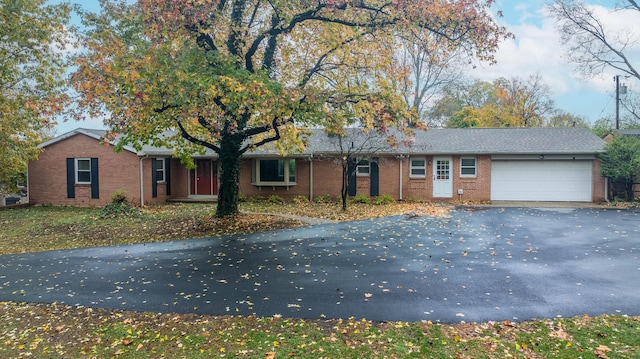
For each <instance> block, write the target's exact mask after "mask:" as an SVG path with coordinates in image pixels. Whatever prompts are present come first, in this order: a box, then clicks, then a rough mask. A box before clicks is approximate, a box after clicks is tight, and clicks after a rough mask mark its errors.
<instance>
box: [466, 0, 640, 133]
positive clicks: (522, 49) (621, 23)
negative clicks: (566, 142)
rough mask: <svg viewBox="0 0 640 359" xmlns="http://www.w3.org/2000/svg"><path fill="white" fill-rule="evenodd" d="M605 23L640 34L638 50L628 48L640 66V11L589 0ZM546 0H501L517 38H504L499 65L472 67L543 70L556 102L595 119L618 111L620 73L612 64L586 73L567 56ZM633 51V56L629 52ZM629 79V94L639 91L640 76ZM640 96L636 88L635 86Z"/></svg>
mask: <svg viewBox="0 0 640 359" xmlns="http://www.w3.org/2000/svg"><path fill="white" fill-rule="evenodd" d="M587 2H588V3H589V4H592V6H594V9H595V11H596V14H598V15H599V16H601V18H602V20H603V23H604V25H605V28H607V29H610V30H612V31H617V30H626V33H627V34H632V35H635V36H636V39H637V43H636V47H635V49H634V50H635V51H634V52H629V53H627V56H628V57H629V58H631V59H635V60H636V61H635V64H636V66H640V42H639V41H640V12H638V11H635V12H633V11H626V12H611V10H609V9H611V8H612V3H613V0H605V1H601V0H588V1H587ZM547 3H548V1H546V0H527V1H524V0H522V1H521V0H498V1H496V3H495V5H494V6H493V9H494V12H497V11H498V10H502V11H503V14H504V17H503V18H499V19H497V21H498V22H499V23H500V24H501V25H504V26H506V27H507V29H508V30H509V31H510V32H512V33H513V34H514V35H515V36H516V39H515V40H513V41H507V42H503V43H502V44H501V46H500V49H499V51H498V54H497V61H498V64H497V65H493V66H481V67H480V68H478V69H476V70H475V71H471V72H470V73H471V74H472V75H473V76H474V77H477V78H479V79H482V80H486V81H492V80H494V79H496V78H498V77H500V76H503V77H512V76H517V77H521V78H523V79H525V78H526V77H528V76H529V75H530V74H533V73H536V72H537V73H539V74H540V75H541V76H542V78H543V80H544V82H545V83H546V84H547V85H549V86H550V87H551V89H552V91H553V98H554V99H555V101H556V106H557V107H558V108H560V109H561V110H564V111H567V112H569V113H572V114H575V115H579V116H582V117H584V118H586V119H587V120H589V121H590V122H593V121H595V120H597V119H599V118H602V117H613V116H615V82H614V80H613V77H614V76H615V75H617V74H618V73H617V72H616V71H614V70H611V69H608V70H605V72H604V73H603V74H602V76H600V77H596V78H591V79H585V78H581V77H580V76H579V75H578V74H577V73H576V72H575V67H574V65H573V64H570V63H568V62H567V61H566V54H565V49H564V48H563V47H562V45H561V43H560V34H559V33H558V32H557V31H556V28H555V21H554V19H552V18H550V17H548V16H547V14H546V12H545V4H547ZM629 55H631V56H629ZM622 82H624V83H626V84H627V85H628V87H629V89H630V90H632V91H630V93H629V95H632V94H633V92H634V91H633V90H635V91H640V83H638V81H637V80H635V81H634V80H632V79H627V80H621V83H622ZM636 96H637V92H636Z"/></svg>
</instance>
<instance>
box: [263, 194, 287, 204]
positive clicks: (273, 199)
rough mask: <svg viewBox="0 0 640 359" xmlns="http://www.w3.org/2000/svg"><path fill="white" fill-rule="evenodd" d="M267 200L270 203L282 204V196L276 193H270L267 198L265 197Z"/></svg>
mask: <svg viewBox="0 0 640 359" xmlns="http://www.w3.org/2000/svg"><path fill="white" fill-rule="evenodd" d="M267 202H268V203H272V204H283V203H284V198H282V197H280V196H278V195H277V194H272V195H271V196H269V198H267Z"/></svg>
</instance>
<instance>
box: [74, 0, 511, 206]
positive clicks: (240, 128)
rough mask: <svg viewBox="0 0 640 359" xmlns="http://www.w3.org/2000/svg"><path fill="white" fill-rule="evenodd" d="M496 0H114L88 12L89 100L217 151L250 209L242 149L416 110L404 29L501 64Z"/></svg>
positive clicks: (85, 84) (109, 115)
mask: <svg viewBox="0 0 640 359" xmlns="http://www.w3.org/2000/svg"><path fill="white" fill-rule="evenodd" d="M492 3H493V0H484V1H480V0H456V1H425V0H422V1H418V0H409V1H407V0H402V1H401V0H386V1H380V0H377V1H331V0H322V1H287V0H273V1H268V2H267V1H257V0H233V1H225V0H208V1H207V0H176V1H170V2H168V1H164V0H140V1H138V2H137V3H135V4H133V5H129V4H127V3H126V2H124V1H115V0H106V1H104V2H103V3H102V12H101V13H100V14H90V13H85V14H84V16H83V18H84V21H85V25H86V26H87V28H88V29H89V30H88V31H87V32H86V33H84V34H83V36H82V37H81V38H82V40H83V42H84V46H85V47H86V49H87V51H86V52H85V53H83V54H82V55H81V56H79V57H78V58H77V59H76V64H77V66H78V70H77V72H76V73H75V74H74V82H75V88H76V90H77V91H78V92H79V93H80V94H81V99H80V100H79V108H80V109H81V110H82V111H88V113H89V114H90V115H92V116H101V117H104V118H106V120H105V121H106V124H107V125H108V126H109V129H110V132H111V133H112V134H119V135H122V137H121V139H122V140H123V143H124V142H127V143H131V144H134V145H135V146H138V147H139V146H141V145H142V144H145V143H152V144H155V145H171V146H172V147H174V148H177V153H176V154H177V155H179V156H180V157H181V158H182V159H183V160H184V161H186V162H187V163H189V162H190V155H192V154H193V153H194V152H202V151H203V149H204V148H209V149H211V150H213V151H215V152H216V153H217V154H218V156H219V158H220V163H221V171H220V177H221V180H220V191H219V196H218V199H219V203H218V212H217V215H218V216H225V215H229V214H233V213H236V212H237V199H238V190H237V178H238V173H239V159H240V156H241V155H242V154H243V153H245V152H246V151H249V150H251V149H252V148H255V147H259V146H262V145H265V144H268V143H272V142H273V143H274V144H275V149H276V150H278V151H280V152H283V153H284V152H290V151H294V150H296V149H299V148H301V147H302V146H304V142H303V141H302V137H301V136H299V133H300V129H301V128H304V127H308V126H324V125H327V124H328V125H330V126H334V127H335V126H342V125H346V124H349V123H351V124H353V122H354V121H355V120H357V122H358V124H359V125H361V126H363V127H367V128H379V127H385V126H391V125H393V124H395V123H398V122H400V121H401V119H403V118H404V117H406V116H411V114H410V111H409V110H408V109H407V106H406V104H405V103H404V102H403V100H402V96H401V93H400V92H401V91H400V89H398V88H397V86H396V85H395V84H397V83H401V82H400V81H397V80H398V79H397V76H404V74H405V71H398V67H397V64H395V63H394V57H393V56H391V55H392V54H393V51H394V46H393V43H394V38H395V37H396V36H397V35H398V34H401V33H404V32H409V31H413V30H418V29H419V30H423V31H428V32H429V33H432V34H434V36H436V38H437V39H439V41H441V42H442V43H444V44H447V45H448V46H450V47H451V48H452V49H454V48H456V49H464V50H465V51H467V52H468V53H469V54H470V55H472V56H475V57H477V58H480V59H482V60H487V61H492V60H493V54H494V52H495V50H496V47H497V45H498V42H499V41H500V40H501V39H502V38H504V37H505V36H506V35H507V34H506V31H505V29H503V28H501V27H499V26H497V25H496V24H495V23H494V21H493V19H492V18H491V16H490V14H489V12H488V10H489V7H490V6H491V4H492Z"/></svg>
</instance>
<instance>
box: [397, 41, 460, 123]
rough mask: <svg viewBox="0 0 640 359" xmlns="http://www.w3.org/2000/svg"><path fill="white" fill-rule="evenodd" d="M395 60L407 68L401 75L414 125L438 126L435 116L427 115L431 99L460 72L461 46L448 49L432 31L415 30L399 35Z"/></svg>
mask: <svg viewBox="0 0 640 359" xmlns="http://www.w3.org/2000/svg"><path fill="white" fill-rule="evenodd" d="M397 43H398V45H399V49H398V50H397V52H398V53H397V54H396V56H398V63H399V65H400V66H401V67H400V68H401V69H404V71H407V75H406V76H402V77H400V78H401V79H402V80H403V82H402V84H401V87H402V93H403V97H404V100H405V102H406V103H407V105H408V106H409V107H410V108H412V109H414V110H415V111H416V113H417V118H418V122H417V123H408V124H407V125H409V126H411V127H416V126H421V125H422V126H441V125H442V123H441V122H440V121H438V117H436V116H430V115H429V111H430V110H431V107H432V104H433V102H434V99H435V98H436V97H437V96H438V95H439V94H441V93H442V91H443V90H444V89H445V88H447V87H449V86H452V85H453V84H454V83H456V82H457V81H458V80H459V79H460V77H461V76H462V74H463V70H462V69H463V66H464V65H463V62H464V59H465V58H466V56H465V54H464V52H463V51H462V49H453V50H452V49H451V48H449V47H447V43H446V42H444V41H440V40H439V38H438V36H436V35H435V34H433V33H431V32H429V31H425V30H418V31H416V32H409V33H407V34H405V35H402V34H401V35H400V36H398V40H397Z"/></svg>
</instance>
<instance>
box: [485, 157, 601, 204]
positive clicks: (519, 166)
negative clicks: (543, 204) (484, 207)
mask: <svg viewBox="0 0 640 359" xmlns="http://www.w3.org/2000/svg"><path fill="white" fill-rule="evenodd" d="M591 174H592V162H591V161H492V163H491V199H492V200H496V201H581V202H582V201H584V202H591V200H592V197H591V190H592V180H591Z"/></svg>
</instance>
